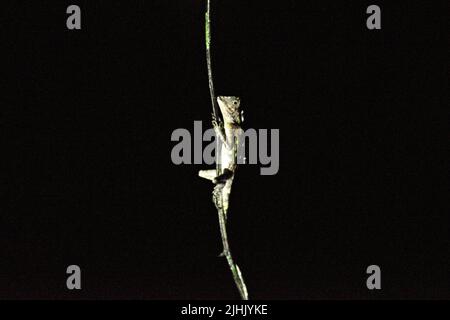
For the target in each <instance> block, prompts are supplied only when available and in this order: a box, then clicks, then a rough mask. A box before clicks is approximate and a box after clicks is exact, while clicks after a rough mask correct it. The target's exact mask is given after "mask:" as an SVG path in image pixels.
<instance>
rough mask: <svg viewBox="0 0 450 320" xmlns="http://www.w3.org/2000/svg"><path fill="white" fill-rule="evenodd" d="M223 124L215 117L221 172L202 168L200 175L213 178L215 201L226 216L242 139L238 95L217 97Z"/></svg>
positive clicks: (214, 125)
mask: <svg viewBox="0 0 450 320" xmlns="http://www.w3.org/2000/svg"><path fill="white" fill-rule="evenodd" d="M217 102H218V104H219V108H220V112H221V113H222V117H223V124H222V123H219V122H218V121H217V119H215V118H214V117H213V121H212V124H213V127H214V131H215V133H216V137H217V138H218V139H219V141H220V145H221V148H219V152H220V153H219V161H220V165H221V166H220V168H221V169H220V173H219V175H218V176H216V170H200V171H199V176H200V177H202V178H205V179H208V180H211V181H212V182H213V183H214V184H215V187H214V191H213V202H214V204H215V205H216V206H217V207H218V209H221V210H223V212H224V214H225V217H226V216H227V213H228V207H229V199H230V193H231V186H232V184H233V178H234V174H235V172H236V168H237V148H238V146H239V144H240V139H241V133H242V129H241V124H242V121H243V119H242V113H241V111H240V104H241V102H240V99H239V98H238V97H233V96H231V97H225V96H219V97H217Z"/></svg>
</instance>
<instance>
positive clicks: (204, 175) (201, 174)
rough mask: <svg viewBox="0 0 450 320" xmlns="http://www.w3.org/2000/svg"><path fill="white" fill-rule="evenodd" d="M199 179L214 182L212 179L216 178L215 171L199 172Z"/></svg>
mask: <svg viewBox="0 0 450 320" xmlns="http://www.w3.org/2000/svg"><path fill="white" fill-rule="evenodd" d="M198 175H199V177H202V178H205V179H208V180H210V181H214V179H215V178H216V170H215V169H212V170H200V171H199V172H198Z"/></svg>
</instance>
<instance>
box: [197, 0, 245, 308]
mask: <svg viewBox="0 0 450 320" xmlns="http://www.w3.org/2000/svg"><path fill="white" fill-rule="evenodd" d="M210 16H211V4H210V0H207V8H206V14H205V40H206V64H207V67H208V80H209V92H210V95H211V104H212V109H213V115H214V117H215V118H216V119H219V118H218V115H219V112H218V106H217V102H216V96H215V94H214V83H213V75H212V66H211V20H210ZM216 141H217V145H216V150H218V148H219V146H218V140H216ZM217 154H218V152H216V156H217ZM221 171H222V170H221V168H220V164H219V161H217V159H216V174H217V176H218V175H220V174H221ZM219 201H222V197H220V199H215V203H214V204H215V206H216V209H217V213H218V216H219V226H220V235H221V237H222V245H223V255H224V256H225V258H226V259H227V262H228V266H229V267H230V270H231V273H232V274H233V280H234V282H235V284H236V287H237V288H238V290H239V294H240V296H241V299H242V300H248V292H247V286H246V285H245V282H244V277H243V276H242V273H241V270H240V269H239V267H238V266H237V265H236V264H235V263H234V261H233V256H232V255H231V250H230V245H229V243H228V236H227V228H226V218H225V213H224V212H223V205H222V203H218V202H219Z"/></svg>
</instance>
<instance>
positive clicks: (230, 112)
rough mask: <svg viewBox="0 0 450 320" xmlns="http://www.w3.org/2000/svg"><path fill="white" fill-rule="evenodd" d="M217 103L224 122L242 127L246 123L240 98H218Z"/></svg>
mask: <svg viewBox="0 0 450 320" xmlns="http://www.w3.org/2000/svg"><path fill="white" fill-rule="evenodd" d="M217 103H218V104H219V108H220V111H221V112H222V116H223V121H224V122H225V123H229V124H236V125H239V126H240V125H241V124H242V122H244V117H243V112H242V111H241V109H240V107H241V100H240V99H239V97H234V96H230V97H226V96H218V97H217Z"/></svg>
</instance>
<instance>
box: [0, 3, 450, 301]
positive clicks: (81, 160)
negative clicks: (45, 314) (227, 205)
mask: <svg viewBox="0 0 450 320" xmlns="http://www.w3.org/2000/svg"><path fill="white" fill-rule="evenodd" d="M445 2H446V1H417V2H415V3H414V4H413V3H412V1H396V2H395V4H394V3H390V2H387V1H376V3H372V2H369V1H358V2H353V3H352V4H350V3H349V2H348V1H333V2H329V3H327V2H322V1H276V2H275V1H272V2H271V3H264V2H261V1H253V0H252V1H237V0H235V1H231V0H227V1H213V6H214V8H213V9H214V13H213V18H212V23H213V60H214V62H213V68H214V75H215V81H216V82H215V86H216V92H217V94H221V95H239V96H240V97H241V99H242V101H243V107H244V109H245V112H246V123H245V126H246V127H247V128H269V129H270V128H277V129H280V170H279V173H278V174H277V175H274V176H261V175H260V174H259V166H256V165H248V166H244V167H242V168H240V170H239V172H238V176H237V177H236V179H235V184H234V187H233V194H232V198H231V209H230V218H229V223H228V225H229V235H230V238H231V246H232V250H233V253H234V255H235V258H236V261H237V262H238V264H239V265H240V267H241V269H242V271H243V272H244V276H245V278H246V281H247V285H248V288H249V291H250V297H251V298H255V299H350V298H356V299H373V298H382V299H391V298H450V294H449V284H450V277H449V272H448V266H449V262H450V260H449V252H448V248H449V247H448V245H449V236H448V231H449V230H448V229H449V227H448V226H449V225H448V223H446V215H448V209H446V210H444V208H443V206H444V204H446V202H447V201H448V200H447V199H446V198H445V197H444V196H442V195H441V193H442V191H443V190H446V192H448V185H447V181H448V170H447V168H446V165H447V162H448V158H446V159H444V157H442V154H441V153H443V152H444V151H445V150H446V149H447V147H445V145H444V144H443V143H441V141H442V140H446V139H444V137H448V135H446V133H445V132H446V130H444V128H445V127H446V126H447V125H448V119H447V117H445V116H443V115H447V113H443V107H444V104H446V105H448V99H447V98H445V96H446V95H445V91H446V90H448V78H447V73H448V57H447V55H448V50H447V42H448V30H449V29H448V27H447V20H448V12H449V10H448V9H449V8H448V4H445ZM75 3H76V4H78V5H80V7H81V9H82V30H79V31H69V30H67V28H66V18H67V16H68V15H67V14H66V13H65V11H66V8H67V6H68V5H70V4H72V2H67V1H35V2H33V3H26V2H20V3H18V2H16V1H4V2H2V9H1V10H0V19H1V23H0V24H1V26H0V29H1V30H0V34H1V35H2V36H1V39H2V46H1V48H2V49H1V52H2V53H1V56H2V59H1V61H2V62H1V63H2V65H3V66H2V77H1V78H0V85H1V87H0V88H1V96H0V130H1V132H0V134H1V140H2V148H1V149H2V151H1V155H2V156H1V158H2V160H1V162H2V167H1V180H0V181H1V185H0V186H1V190H0V191H1V192H0V196H1V198H2V200H1V204H0V205H1V213H0V298H3V299H4V298H8V299H14V298H20V299H28V298H39V299H45V298H63V299H80V298H88V299H93V298H96V299H97V298H103V299H110V298H114V299H121V298H124V299H142V298H144V299H234V298H238V295H237V290H236V289H235V287H234V284H233V281H232V278H231V275H230V273H229V270H228V269H227V265H226V262H225V260H223V259H222V258H217V254H218V253H220V250H221V243H220V236H219V229H218V222H217V215H216V212H215V209H214V207H213V204H212V203H211V200H210V193H211V185H210V184H209V183H208V182H206V181H204V180H202V179H200V178H198V177H197V171H198V170H199V169H201V168H204V167H205V166H201V165H180V166H175V165H174V164H172V162H171V158H170V152H171V149H172V147H173V146H174V145H175V143H174V142H171V141H170V137H171V133H172V131H173V130H174V129H176V128H187V129H189V130H190V131H191V132H192V131H193V121H194V120H203V121H204V123H205V126H206V124H208V125H209V123H210V112H211V106H210V100H209V99H210V98H209V91H208V84H207V74H206V63H205V52H204V30H203V28H204V24H203V23H204V11H205V1H200V0H189V1H188V0H183V1H181V0H180V1H77V2H75ZM370 4H378V5H379V6H380V7H381V10H382V30H375V31H370V30H368V29H367V28H366V18H367V16H368V15H367V14H366V13H365V11H366V8H367V6H368V5H370ZM447 116H448V115H447ZM70 264H77V265H79V266H80V267H81V269H82V290H81V291H69V290H67V289H66V285H65V281H66V277H67V275H66V273H65V271H66V268H67V266H68V265H70ZM371 264H377V265H379V266H380V267H381V270H382V290H380V291H369V290H368V289H367V288H366V284H365V283H366V278H367V274H366V273H365V271H366V268H367V266H368V265H371Z"/></svg>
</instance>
